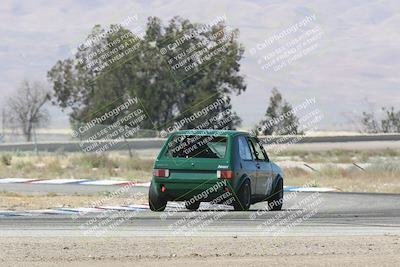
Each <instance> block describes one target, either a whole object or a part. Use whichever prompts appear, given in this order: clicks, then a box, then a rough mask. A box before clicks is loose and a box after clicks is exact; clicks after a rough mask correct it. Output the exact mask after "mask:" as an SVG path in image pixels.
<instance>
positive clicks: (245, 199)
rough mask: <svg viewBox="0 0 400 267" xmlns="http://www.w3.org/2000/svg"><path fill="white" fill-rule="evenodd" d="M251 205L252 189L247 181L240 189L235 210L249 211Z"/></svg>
mask: <svg viewBox="0 0 400 267" xmlns="http://www.w3.org/2000/svg"><path fill="white" fill-rule="evenodd" d="M250 205H251V187H250V182H249V180H246V181H245V182H244V183H243V184H242V186H241V187H240V189H239V191H238V193H237V195H236V199H235V202H234V203H233V208H234V209H235V210H237V211H245V210H249V208H250Z"/></svg>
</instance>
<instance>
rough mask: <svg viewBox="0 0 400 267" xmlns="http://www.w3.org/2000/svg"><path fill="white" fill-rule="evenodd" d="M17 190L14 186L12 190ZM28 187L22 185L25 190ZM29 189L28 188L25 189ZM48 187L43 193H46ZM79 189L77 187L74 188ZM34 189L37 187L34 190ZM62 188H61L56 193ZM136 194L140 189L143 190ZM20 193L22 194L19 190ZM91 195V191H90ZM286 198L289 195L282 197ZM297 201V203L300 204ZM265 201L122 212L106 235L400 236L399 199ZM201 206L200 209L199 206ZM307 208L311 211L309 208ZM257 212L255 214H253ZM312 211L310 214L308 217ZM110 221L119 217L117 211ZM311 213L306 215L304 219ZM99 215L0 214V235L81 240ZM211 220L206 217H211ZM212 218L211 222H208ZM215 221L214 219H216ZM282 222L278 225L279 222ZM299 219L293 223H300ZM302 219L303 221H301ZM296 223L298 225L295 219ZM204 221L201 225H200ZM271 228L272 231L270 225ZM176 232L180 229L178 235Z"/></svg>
mask: <svg viewBox="0 0 400 267" xmlns="http://www.w3.org/2000/svg"><path fill="white" fill-rule="evenodd" d="M7 186H9V187H7V188H5V185H2V186H1V188H0V190H7V191H10V189H11V188H10V187H11V186H14V191H21V188H18V186H21V185H7ZM15 186H17V188H15ZM41 186H42V189H43V190H44V191H46V190H47V191H54V188H57V186H56V185H55V186H50V187H49V186H43V185H41ZM25 188H27V187H25ZM30 188H32V186H31V187H30ZM46 188H47V189H46ZM58 188H63V189H62V190H65V192H66V193H67V194H68V193H73V192H74V191H76V190H78V189H79V190H88V192H87V193H94V192H96V190H105V189H108V188H107V187H96V186H85V187H82V186H81V187H79V186H78V187H74V186H73V185H71V188H68V186H58ZM77 188H78V189H77ZM37 189H38V187H36V190H37ZM60 190H61V189H60ZM135 190H142V191H145V190H146V189H145V188H137V189H135ZM22 191H23V190H22ZM89 191H90V192H89ZM285 194H286V196H289V195H288V193H285ZM299 203H302V205H299ZM265 205H266V202H263V203H257V204H255V205H252V206H251V211H248V212H235V211H232V210H231V209H230V208H226V207H219V208H218V210H217V211H215V210H214V208H212V209H211V210H210V209H207V208H205V209H203V210H202V211H198V212H190V211H188V210H186V209H178V210H176V209H170V210H169V211H165V212H157V213H156V212H151V211H149V210H146V209H143V210H140V211H135V212H134V211H127V212H126V213H128V215H129V213H131V214H130V216H127V215H126V214H125V215H124V216H125V218H126V217H129V218H128V219H126V220H124V221H123V223H121V224H120V225H118V226H116V227H115V228H113V229H112V231H107V232H105V233H104V235H105V236H115V237H120V236H124V237H128V236H171V235H172V236H174V235H176V236H185V235H200V236H202V235H205V236H274V235H282V236H325V235H326V236H333V235H334V236H337V235H367V234H368V235H399V234H400V195H396V194H366V193H296V194H295V195H293V197H292V198H291V199H289V200H288V201H286V202H285V204H284V206H283V211H274V212H272V211H262V210H263V209H264V208H265ZM203 207H204V206H203ZM310 207H311V208H310ZM257 210H259V211H258V212H257ZM311 211H313V212H314V213H312V214H311ZM112 212H114V213H115V215H117V216H114V217H113V219H114V220H117V219H118V216H119V215H118V213H117V212H118V211H117V210H115V211H112ZM307 214H310V216H307ZM96 216H98V215H97V214H96V213H93V214H92V213H88V214H84V215H79V216H77V217H73V216H72V215H71V214H63V215H43V214H40V215H39V214H38V215H35V214H32V215H30V216H5V217H1V216H0V236H2V237H6V236H33V237H35V236H47V237H51V236H54V237H56V236H82V235H83V234H84V233H83V231H84V230H83V228H82V225H85V224H86V225H87V222H88V221H90V220H93V219H94V218H96ZM210 218H211V219H210ZM212 218H214V219H212ZM215 218H216V219H215ZM285 218H286V219H288V218H290V219H291V220H286V224H283V225H279V226H277V223H279V222H282V221H283V220H284V219H285ZM299 218H300V220H297V219H299ZM301 218H303V219H302V220H301ZM296 220H297V221H296ZM204 221H207V222H208V223H205V224H203V225H200V223H201V222H204ZM185 224H186V225H188V224H190V225H191V226H192V227H191V228H195V229H197V230H196V231H194V232H191V233H189V232H188V231H187V230H185V229H184V228H183V227H182V226H183V225H185ZM274 225H275V228H274V227H273V226H274ZM176 229H180V231H177V230H176Z"/></svg>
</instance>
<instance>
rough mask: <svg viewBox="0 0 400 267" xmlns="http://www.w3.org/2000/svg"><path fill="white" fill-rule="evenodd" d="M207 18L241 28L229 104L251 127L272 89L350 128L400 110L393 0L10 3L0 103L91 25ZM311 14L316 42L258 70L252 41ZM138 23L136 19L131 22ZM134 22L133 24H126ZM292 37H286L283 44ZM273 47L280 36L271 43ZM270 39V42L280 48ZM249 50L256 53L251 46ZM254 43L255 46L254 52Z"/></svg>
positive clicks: (62, 122)
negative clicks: (311, 101)
mask: <svg viewBox="0 0 400 267" xmlns="http://www.w3.org/2000/svg"><path fill="white" fill-rule="evenodd" d="M176 15H179V16H182V17H184V18H188V19H190V20H191V21H193V22H203V23H206V22H209V21H210V20H212V19H213V18H215V17H218V16H223V15H225V16H226V23H227V24H228V25H229V26H231V27H234V28H238V29H239V30H240V37H239V39H240V41H241V43H242V44H243V45H244V46H245V48H246V52H245V56H244V58H243V59H242V61H241V63H242V68H241V73H242V74H243V75H245V77H246V83H247V85H248V86H247V90H246V92H245V93H243V94H241V95H240V96H238V97H234V100H233V104H234V109H235V110H236V111H237V112H238V114H239V115H240V116H241V117H242V119H243V125H244V126H251V125H253V124H254V123H256V122H257V121H259V120H260V119H261V118H262V116H263V114H264V113H265V109H266V105H267V100H268V97H269V95H270V93H271V90H272V88H273V87H277V88H279V90H280V91H281V92H282V93H283V95H284V97H285V98H286V99H288V100H289V102H291V103H292V104H296V103H301V102H302V101H303V100H304V99H306V98H310V97H315V98H316V100H317V106H318V108H319V109H320V110H321V111H322V112H323V114H324V115H325V118H324V120H323V121H322V122H321V128H323V129H352V128H354V127H355V126H354V125H352V124H349V123H348V120H347V119H346V116H348V115H346V114H350V113H361V111H362V110H370V109H376V110H378V109H379V107H381V106H395V107H396V108H397V109H398V108H400V91H399V90H400V88H399V85H400V75H399V71H400V30H399V29H400V2H399V1H397V0H393V1H365V0H360V1H356V0H336V1H287V2H285V1H281V0H280V1H261V0H260V1H232V0H221V1H215V0H213V1H188V0H180V1H179V0H176V1H148V0H143V1H132V0H127V1H123V0H120V1H107V0H104V1H95V0H92V1H78V0H76V1H50V0H49V1H43V0H31V1H28V0H27V1H7V0H2V1H1V5H0V22H1V23H0V36H1V42H0V91H1V93H2V94H1V97H0V106H3V105H4V103H5V100H6V99H7V97H8V96H9V95H10V94H12V93H13V91H14V90H15V88H17V86H18V84H19V83H20V81H21V80H22V79H24V78H26V79H31V80H42V81H45V80H46V72H47V71H48V70H49V69H50V68H51V67H52V66H53V64H54V63H55V62H56V61H57V60H58V59H64V58H67V57H68V56H70V53H71V52H70V51H71V49H73V48H74V47H76V46H77V45H78V44H79V43H81V42H82V41H83V40H84V38H85V37H86V36H87V34H88V33H89V32H90V30H91V28H92V27H93V25H95V24H101V25H103V26H106V25H109V24H111V23H119V22H121V20H123V19H124V18H127V17H128V16H138V18H139V21H138V24H139V25H141V26H144V24H145V21H146V19H147V17H148V16H157V17H160V18H161V19H162V21H163V22H165V23H167V21H168V20H169V19H170V18H172V17H173V16H176ZM310 16H314V20H313V21H312V22H311V23H310V24H309V25H307V26H306V27H305V28H307V27H308V28H310V27H318V29H319V30H320V31H321V32H322V33H323V34H322V36H321V37H318V40H316V42H315V43H316V44H317V46H316V48H315V50H312V51H311V52H310V53H308V54H305V55H304V56H303V57H301V58H299V59H298V60H295V61H293V62H292V63H291V64H289V65H287V66H285V67H284V68H282V69H281V70H278V71H273V70H263V69H262V68H261V66H262V65H260V62H262V57H263V56H265V55H267V54H269V53H270V52H272V51H273V49H274V48H273V46H271V47H267V48H265V49H258V48H259V47H261V46H260V44H262V43H263V42H264V41H265V40H268V39H269V38H271V37H272V36H277V34H279V33H281V32H283V31H285V30H287V29H289V28H290V27H291V26H293V25H295V24H296V23H298V22H300V21H302V20H303V19H304V18H307V17H310ZM136 26H137V25H136ZM132 27H135V26H134V25H132ZM296 36H297V37H298V36H299V35H296V34H292V35H290V34H289V35H288V36H286V37H285V38H283V39H282V40H280V41H279V42H278V43H280V44H287V43H288V42H289V41H291V40H293V39H294V38H295V37H296ZM276 45H277V44H276ZM279 46H280V45H277V46H276V47H279ZM251 49H253V51H256V53H255V54H252V53H250V51H251ZM254 49H255V50H254ZM51 113H52V127H68V120H67V116H66V115H64V114H62V113H61V112H60V111H57V110H56V109H55V108H51Z"/></svg>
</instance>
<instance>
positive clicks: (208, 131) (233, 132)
mask: <svg viewBox="0 0 400 267" xmlns="http://www.w3.org/2000/svg"><path fill="white" fill-rule="evenodd" d="M179 134H180V135H206V134H207V135H208V134H209V135H217V136H236V135H248V134H249V133H247V132H242V131H236V130H216V129H201V130H197V129H192V130H181V131H177V132H175V133H174V135H179Z"/></svg>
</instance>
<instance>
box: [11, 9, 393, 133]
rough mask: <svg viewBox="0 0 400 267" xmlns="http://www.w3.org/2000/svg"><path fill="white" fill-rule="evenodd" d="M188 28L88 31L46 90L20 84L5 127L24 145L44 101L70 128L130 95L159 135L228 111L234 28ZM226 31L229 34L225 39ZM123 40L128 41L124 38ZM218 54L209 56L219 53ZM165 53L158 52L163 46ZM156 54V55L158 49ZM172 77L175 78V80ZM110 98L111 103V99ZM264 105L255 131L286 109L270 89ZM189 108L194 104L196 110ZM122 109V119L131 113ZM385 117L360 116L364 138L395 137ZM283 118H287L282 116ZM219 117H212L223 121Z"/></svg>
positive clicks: (289, 120) (183, 22)
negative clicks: (120, 51) (120, 53)
mask: <svg viewBox="0 0 400 267" xmlns="http://www.w3.org/2000/svg"><path fill="white" fill-rule="evenodd" d="M205 26H207V25H204V24H200V23H193V22H191V21H189V20H187V19H183V18H181V17H174V18H173V19H171V20H170V21H169V22H168V24H167V25H164V24H163V23H162V22H161V20H160V19H159V18H157V17H149V18H148V20H147V24H146V27H145V29H144V32H143V35H142V36H140V38H139V36H138V34H137V33H136V32H132V31H130V30H129V29H127V28H124V27H121V26H120V25H111V26H110V28H111V29H114V30H112V31H107V29H106V28H104V27H102V26H100V25H95V26H94V27H93V29H92V30H91V32H90V33H89V35H88V36H87V38H86V41H87V40H93V38H94V37H96V36H103V37H102V38H101V39H99V41H98V42H96V43H93V45H91V46H85V47H78V49H77V50H76V51H75V53H74V54H73V55H71V56H70V57H69V58H66V59H63V60H58V61H57V62H56V63H55V64H54V66H53V67H51V69H50V70H49V71H48V73H47V78H48V82H49V84H50V87H51V88H50V89H46V86H45V85H44V84H42V83H38V82H28V81H24V82H23V83H22V84H21V87H20V88H19V90H17V91H16V94H15V95H14V96H12V97H10V99H9V100H8V103H7V109H8V112H7V121H9V122H10V123H12V124H13V125H18V127H19V129H20V130H21V131H22V133H23V134H24V136H25V137H26V140H27V141H30V140H31V138H32V129H33V127H34V126H37V127H39V126H41V125H45V124H46V122H48V120H49V114H48V112H47V111H46V109H45V108H44V106H45V104H46V103H48V102H51V103H52V104H53V105H56V106H58V107H60V108H61V109H63V110H64V111H68V112H69V118H70V123H71V125H72V126H74V125H76V124H80V123H87V122H89V121H91V120H92V119H93V118H94V117H96V116H98V114H99V111H101V110H104V108H105V107H106V108H107V109H110V110H111V109H113V108H115V107H116V106H118V105H119V104H120V103H122V102H124V101H126V100H127V99H129V98H132V97H138V98H139V99H140V101H141V104H142V105H143V108H144V109H145V110H146V113H147V114H148V116H149V119H148V120H146V121H144V122H143V124H142V125H141V127H143V128H145V129H154V130H156V131H160V130H162V129H163V128H165V127H168V126H170V124H171V123H172V122H174V121H176V120H179V119H180V118H182V117H188V116H189V117H190V116H191V115H192V114H194V113H196V112H198V111H199V110H201V109H202V108H203V107H205V106H206V105H209V104H210V103H213V102H215V101H217V100H218V99H224V102H223V104H222V105H219V106H218V108H216V109H213V110H210V112H209V113H208V114H206V115H205V118H204V119H208V118H211V117H215V116H216V115H218V114H220V113H221V112H224V111H226V110H228V109H231V108H232V105H231V96H232V95H233V94H235V95H240V94H241V93H243V92H244V91H245V90H246V83H245V79H244V76H243V75H242V74H241V73H240V67H241V65H240V61H241V59H242V58H243V53H244V47H243V45H242V44H240V43H239V41H238V36H239V30H238V29H230V28H229V27H228V26H227V25H226V24H225V23H224V21H219V22H218V23H216V24H214V25H212V26H209V27H208V28H207V29H208V30H207V31H202V30H201V29H204V27H205ZM193 32H196V33H197V34H196V35H194V34H192V35H190V38H184V40H185V41H184V42H181V43H179V46H176V45H175V46H174V47H172V48H171V46H168V44H171V43H173V42H174V40H182V37H185V36H187V34H188V33H193ZM228 33H229V34H228ZM127 36H128V38H127ZM116 43H118V45H120V46H121V47H124V49H125V51H128V49H129V51H134V52H133V53H131V54H129V55H128V56H126V57H124V58H121V60H118V61H116V64H112V65H105V66H103V67H102V68H100V69H99V68H93V67H88V64H87V63H88V62H85V61H87V59H88V58H90V59H93V58H94V57H96V54H97V56H98V51H102V54H103V55H105V54H106V53H109V54H110V53H113V52H115V49H114V48H115V44H116ZM221 43H222V44H223V51H224V52H223V53H222V54H218V53H217V52H218V51H220V50H221V49H222V46H221V45H220V46H219V45H218V44H221ZM166 47H167V48H168V49H165V48H166ZM162 49H164V50H162ZM205 50H207V51H208V52H207V53H210V54H212V55H215V56H213V58H212V60H210V62H203V58H204V56H203V58H202V59H200V58H199V57H200V56H197V55H201V52H202V51H205ZM185 51H186V52H187V51H190V53H192V55H196V56H190V57H186V58H185V60H186V61H187V62H185V63H187V64H188V65H190V73H189V74H188V73H187V72H185V69H184V68H178V69H173V70H172V69H171V64H169V61H173V59H174V58H177V56H179V55H182V54H183V53H185ZM177 77H179V78H182V79H179V80H177ZM115 100H116V101H115ZM268 102H269V103H268V104H267V105H266V106H267V109H266V112H265V115H264V118H263V119H262V120H261V121H260V122H259V123H258V125H262V124H265V123H267V122H268V121H269V120H271V119H273V118H277V117H280V116H281V115H282V114H288V112H289V111H291V110H292V106H291V104H289V103H288V102H287V101H286V100H285V99H284V98H283V96H282V94H281V93H280V92H279V91H278V90H277V89H276V88H274V89H273V90H272V94H271V97H270V99H269V101H268ZM197 103H201V104H199V105H197ZM131 111H132V110H129V109H128V110H126V111H125V113H124V114H120V116H124V115H126V113H128V112H131ZM384 111H385V118H383V119H381V120H378V119H377V118H376V117H375V116H374V114H373V113H366V112H364V113H363V116H362V119H361V123H362V124H363V126H364V128H365V129H364V131H366V132H373V133H377V132H400V111H396V110H395V109H394V107H389V108H384ZM289 113H290V112H289ZM120 116H114V117H110V118H109V119H108V120H107V121H105V122H104V123H105V124H112V123H114V122H116V121H117V120H118V119H119V117H120ZM223 119H224V118H220V120H223ZM240 125H241V119H240V118H239V116H238V115H237V114H236V113H233V119H232V120H231V121H230V122H229V123H228V125H227V127H228V128H229V129H236V128H237V127H239V126H240ZM288 125H290V126H291V127H290V129H291V130H290V133H295V134H302V131H301V129H300V125H299V120H298V117H297V116H296V114H294V113H292V114H291V115H290V116H286V117H285V119H284V120H283V121H281V122H279V123H278V124H275V125H273V126H271V127H267V128H264V130H263V131H262V132H259V133H258V134H266V135H273V134H290V133H289V132H285V131H282V129H286V128H288V127H287V126H288ZM194 127H196V122H193V123H187V124H185V125H183V126H182V129H190V128H194Z"/></svg>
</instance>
